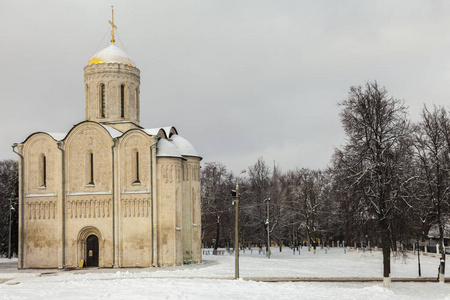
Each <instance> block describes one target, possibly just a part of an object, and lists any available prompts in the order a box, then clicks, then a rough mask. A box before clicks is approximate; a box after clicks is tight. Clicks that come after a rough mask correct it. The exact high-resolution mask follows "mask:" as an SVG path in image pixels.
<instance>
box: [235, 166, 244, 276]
mask: <svg viewBox="0 0 450 300" xmlns="http://www.w3.org/2000/svg"><path fill="white" fill-rule="evenodd" d="M245 172H246V171H245V170H242V171H241V173H239V175H238V176H237V177H236V200H235V202H234V205H235V209H236V212H235V222H234V279H238V278H239V176H240V175H241V174H243V173H245Z"/></svg>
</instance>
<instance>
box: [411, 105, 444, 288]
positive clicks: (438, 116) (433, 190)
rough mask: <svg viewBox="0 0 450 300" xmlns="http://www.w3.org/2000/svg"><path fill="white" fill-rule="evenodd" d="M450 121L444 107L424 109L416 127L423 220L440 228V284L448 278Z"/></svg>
mask: <svg viewBox="0 0 450 300" xmlns="http://www.w3.org/2000/svg"><path fill="white" fill-rule="evenodd" d="M449 124H450V120H449V117H448V114H447V111H446V110H445V108H443V107H434V110H433V111H429V110H428V109H427V107H426V106H425V107H424V108H423V110H422V120H421V121H420V123H419V124H418V126H417V130H416V136H415V149H416V154H417V158H418V162H419V170H420V173H419V174H420V176H419V184H420V185H421V186H422V187H423V194H422V196H423V200H424V201H423V205H425V207H426V210H423V209H422V210H421V211H422V212H424V213H423V214H422V215H423V218H424V222H425V221H426V219H425V218H429V219H430V220H428V221H431V222H430V223H431V224H435V225H437V228H438V235H439V245H440V247H439V248H440V251H441V258H440V264H439V281H440V282H444V281H445V278H444V275H445V248H444V226H445V223H446V222H445V219H444V218H445V217H446V216H447V213H448V208H449V197H450V194H449V193H450V180H449V175H450V174H449V167H450V164H449V156H448V155H449V152H450V151H449V150H450V148H449V144H448V143H447V141H448V140H447V139H448V136H447V134H448V133H450V132H448V131H447V128H449V127H450V126H449Z"/></svg>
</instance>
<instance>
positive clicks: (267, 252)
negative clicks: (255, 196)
mask: <svg viewBox="0 0 450 300" xmlns="http://www.w3.org/2000/svg"><path fill="white" fill-rule="evenodd" d="M269 201H270V198H267V199H265V200H264V202H267V220H266V226H267V251H266V256H267V258H270V229H269Z"/></svg>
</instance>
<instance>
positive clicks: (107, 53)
mask: <svg viewBox="0 0 450 300" xmlns="http://www.w3.org/2000/svg"><path fill="white" fill-rule="evenodd" d="M101 63H121V64H125V65H129V66H133V67H136V65H135V63H134V61H132V60H131V58H130V56H129V55H128V54H127V53H126V52H125V51H123V50H122V49H120V48H119V47H117V46H116V45H114V44H112V45H110V46H108V47H106V48H105V49H103V50H101V51H99V52H97V53H95V54H94V56H92V57H91V59H90V60H89V62H88V66H90V65H93V64H101Z"/></svg>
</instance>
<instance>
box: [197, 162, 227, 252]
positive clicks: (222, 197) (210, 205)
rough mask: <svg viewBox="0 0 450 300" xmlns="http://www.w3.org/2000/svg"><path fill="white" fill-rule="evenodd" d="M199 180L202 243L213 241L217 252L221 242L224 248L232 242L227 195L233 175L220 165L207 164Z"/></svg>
mask: <svg viewBox="0 0 450 300" xmlns="http://www.w3.org/2000/svg"><path fill="white" fill-rule="evenodd" d="M201 180H202V224H203V226H202V229H203V236H204V241H207V242H210V241H214V245H213V247H214V251H217V248H218V247H219V245H220V244H221V240H222V244H225V246H228V245H229V243H230V241H231V240H232V226H231V224H232V219H233V216H232V207H231V197H230V196H229V194H230V189H231V188H232V187H233V175H232V174H231V173H229V172H228V171H227V169H226V167H225V166H224V165H222V164H221V163H218V162H208V163H206V164H205V166H204V167H203V168H202V173H201ZM221 224H225V225H222V226H221ZM221 232H222V238H221Z"/></svg>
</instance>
